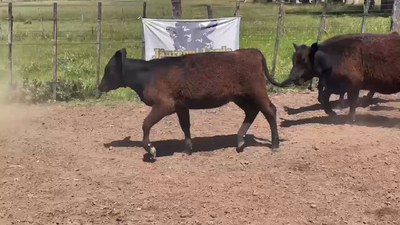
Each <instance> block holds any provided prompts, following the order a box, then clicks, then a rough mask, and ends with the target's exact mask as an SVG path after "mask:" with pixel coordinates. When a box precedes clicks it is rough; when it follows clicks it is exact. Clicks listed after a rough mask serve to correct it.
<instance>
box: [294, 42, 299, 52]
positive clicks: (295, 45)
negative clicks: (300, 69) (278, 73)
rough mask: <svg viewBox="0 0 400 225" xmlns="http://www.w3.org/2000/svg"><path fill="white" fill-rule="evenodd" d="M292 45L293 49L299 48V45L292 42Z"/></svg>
mask: <svg viewBox="0 0 400 225" xmlns="http://www.w3.org/2000/svg"><path fill="white" fill-rule="evenodd" d="M293 47H294V50H295V51H297V49H299V47H300V46H299V45H297V44H295V43H293Z"/></svg>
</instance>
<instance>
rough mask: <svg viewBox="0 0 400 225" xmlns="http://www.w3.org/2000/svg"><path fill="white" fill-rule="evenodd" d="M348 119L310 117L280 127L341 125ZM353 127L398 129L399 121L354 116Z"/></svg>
mask: <svg viewBox="0 0 400 225" xmlns="http://www.w3.org/2000/svg"><path fill="white" fill-rule="evenodd" d="M348 118H349V117H348V115H336V116H333V117H330V116H325V117H311V118H306V119H299V120H284V121H282V122H281V126H282V127H291V126H296V125H303V124H310V123H317V124H332V125H343V124H346V123H347V121H348ZM353 125H356V126H366V127H386V128H400V119H398V118H389V117H385V116H375V115H356V122H355V123H353Z"/></svg>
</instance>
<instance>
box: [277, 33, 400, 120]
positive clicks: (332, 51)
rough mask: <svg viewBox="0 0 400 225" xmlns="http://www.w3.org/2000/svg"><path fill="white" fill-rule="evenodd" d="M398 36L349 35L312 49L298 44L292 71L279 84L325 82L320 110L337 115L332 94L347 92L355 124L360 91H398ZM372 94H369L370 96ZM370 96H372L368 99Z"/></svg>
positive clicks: (399, 70)
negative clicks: (330, 100) (316, 79)
mask: <svg viewBox="0 0 400 225" xmlns="http://www.w3.org/2000/svg"><path fill="white" fill-rule="evenodd" d="M399 60H400V36H399V34H398V33H397V32H393V33H390V34H348V35H340V36H336V37H333V38H330V39H328V40H326V41H325V42H323V43H322V44H317V43H314V44H312V45H311V47H309V46H306V45H301V46H298V47H297V48H296V51H295V53H294V54H293V68H292V70H291V72H290V76H289V78H288V79H287V80H285V81H284V82H282V84H281V85H291V84H295V85H302V84H303V83H304V82H305V81H308V80H310V79H312V78H313V77H319V78H322V79H323V80H325V84H326V86H325V88H326V89H325V90H324V93H323V107H324V110H325V112H326V113H327V114H329V115H336V113H335V112H334V111H333V110H332V108H331V107H330V104H329V97H330V95H331V94H332V93H345V92H347V95H348V99H349V103H350V112H349V120H350V122H354V121H355V110H356V107H357V101H358V95H359V91H360V90H369V91H370V94H373V93H374V92H378V93H382V94H393V93H396V92H399V91H400V64H399V63H398V62H399ZM371 92H372V93H371ZM371 97H372V96H371Z"/></svg>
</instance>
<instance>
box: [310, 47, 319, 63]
mask: <svg viewBox="0 0 400 225" xmlns="http://www.w3.org/2000/svg"><path fill="white" fill-rule="evenodd" d="M317 51H318V43H317V42H315V43H313V44H312V45H311V48H310V54H309V55H308V56H309V58H310V62H311V64H314V56H315V53H316V52H317Z"/></svg>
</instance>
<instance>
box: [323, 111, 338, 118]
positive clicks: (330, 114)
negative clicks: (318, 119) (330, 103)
mask: <svg viewBox="0 0 400 225" xmlns="http://www.w3.org/2000/svg"><path fill="white" fill-rule="evenodd" d="M325 113H326V114H328V116H332V117H334V116H336V115H337V114H336V113H335V112H334V111H325Z"/></svg>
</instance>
